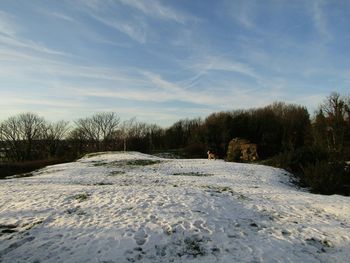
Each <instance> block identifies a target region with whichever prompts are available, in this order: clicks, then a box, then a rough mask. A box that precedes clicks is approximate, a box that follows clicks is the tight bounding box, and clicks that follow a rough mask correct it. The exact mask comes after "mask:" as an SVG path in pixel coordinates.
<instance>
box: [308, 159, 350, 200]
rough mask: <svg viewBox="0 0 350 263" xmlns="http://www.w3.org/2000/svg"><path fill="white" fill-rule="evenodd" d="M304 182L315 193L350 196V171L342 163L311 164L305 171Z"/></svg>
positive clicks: (324, 162)
mask: <svg viewBox="0 0 350 263" xmlns="http://www.w3.org/2000/svg"><path fill="white" fill-rule="evenodd" d="M304 180H305V181H306V182H307V183H308V185H310V187H311V191H312V192H314V193H319V194H344V195H350V189H349V184H350V171H349V167H348V166H346V164H345V163H342V162H328V161H323V162H316V163H315V164H309V165H308V166H307V167H306V168H305V171H304Z"/></svg>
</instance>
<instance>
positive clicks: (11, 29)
mask: <svg viewBox="0 0 350 263" xmlns="http://www.w3.org/2000/svg"><path fill="white" fill-rule="evenodd" d="M14 19H15V17H14V16H12V15H10V14H8V13H6V12H4V11H1V10H0V34H4V35H8V36H13V35H15V33H16V31H18V26H15V25H14V23H13V20H14Z"/></svg>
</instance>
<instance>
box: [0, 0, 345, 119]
mask: <svg viewBox="0 0 350 263" xmlns="http://www.w3.org/2000/svg"><path fill="white" fill-rule="evenodd" d="M349 25H350V2H349V1H346V0H344V1H341V0H334V1H321V0H320V1H318V0H314V1H313V0H310V1H297V0H296V1H282V0H271V1H259V0H256V1H253V0H252V1H245V0H242V1H236V0H222V1H209V0H191V1H189V0H174V1H169V0H164V1H157V0H144V1H142V0H61V1H54V0H40V1H39V0H31V1H27V0H16V1H14V0H1V1H0V94H1V96H0V112H1V115H0V119H5V118H7V117H9V116H12V115H15V114H17V113H21V112H27V111H32V112H36V113H38V114H39V115H41V116H44V117H45V118H46V119H48V120H59V119H65V120H70V121H71V120H75V119H77V118H80V117H86V116H89V115H91V114H93V113H95V112H101V111H115V112H116V113H118V114H119V115H120V117H121V118H122V119H128V118H132V117H136V118H137V120H139V121H146V122H149V123H157V124H159V125H162V126H168V125H171V124H172V123H173V122H175V121H176V120H178V119H181V118H194V117H205V116H207V115H208V114H210V113H212V112H216V111H222V110H232V109H247V108H252V107H260V106H264V105H267V104H269V103H272V102H274V101H285V102H290V103H298V104H302V105H305V106H307V107H308V109H309V110H310V112H311V113H312V112H313V111H314V110H315V109H316V108H317V106H318V105H319V104H320V103H321V102H322V100H324V98H325V97H326V96H328V95H329V94H330V92H332V91H338V92H340V93H342V94H349V92H348V91H349V86H350V59H349V58H350V48H349V43H350V26H349Z"/></svg>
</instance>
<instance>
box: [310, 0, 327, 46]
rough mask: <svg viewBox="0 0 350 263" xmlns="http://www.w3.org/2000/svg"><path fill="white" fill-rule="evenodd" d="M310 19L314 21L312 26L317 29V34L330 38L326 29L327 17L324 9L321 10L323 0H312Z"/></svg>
mask: <svg viewBox="0 0 350 263" xmlns="http://www.w3.org/2000/svg"><path fill="white" fill-rule="evenodd" d="M312 19H313V22H314V26H315V28H316V29H317V31H318V32H319V34H320V35H321V36H323V37H324V38H326V39H330V38H331V34H330V32H329V30H328V26H327V18H326V16H325V14H324V11H323V1H322V0H317V1H313V5H312Z"/></svg>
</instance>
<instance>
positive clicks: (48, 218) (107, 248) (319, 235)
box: [0, 152, 350, 263]
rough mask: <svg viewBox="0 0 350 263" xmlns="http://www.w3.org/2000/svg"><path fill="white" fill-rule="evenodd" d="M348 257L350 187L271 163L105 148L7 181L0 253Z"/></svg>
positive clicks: (79, 257) (177, 258)
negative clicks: (311, 184) (301, 179)
mask: <svg viewBox="0 0 350 263" xmlns="http://www.w3.org/2000/svg"><path fill="white" fill-rule="evenodd" d="M349 258H350V202H349V197H344V196H338V195H333V196H321V195H314V194H310V193H308V192H307V191H306V190H304V189H298V188H297V187H296V186H294V185H292V184H291V183H290V176H289V175H288V174H287V172H285V171H284V170H280V169H275V168H271V167H267V166H262V165H252V164H239V163H227V162H224V161H221V160H204V159H195V160H185V159H163V158H159V157H155V156H150V155H145V154H141V153H137V152H127V153H105V154H100V155H96V156H91V157H86V158H83V159H80V160H78V161H77V162H74V163H68V164H60V165H54V166H49V167H46V168H44V169H42V170H40V171H37V172H35V173H34V176H32V177H26V178H14V179H9V180H2V181H0V262H11V263H12V262H118V263H119V262H201V263H205V262H230V263H231V262H349Z"/></svg>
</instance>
